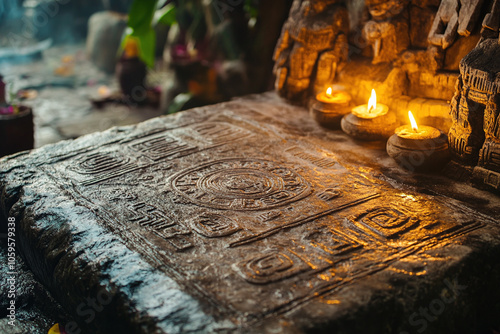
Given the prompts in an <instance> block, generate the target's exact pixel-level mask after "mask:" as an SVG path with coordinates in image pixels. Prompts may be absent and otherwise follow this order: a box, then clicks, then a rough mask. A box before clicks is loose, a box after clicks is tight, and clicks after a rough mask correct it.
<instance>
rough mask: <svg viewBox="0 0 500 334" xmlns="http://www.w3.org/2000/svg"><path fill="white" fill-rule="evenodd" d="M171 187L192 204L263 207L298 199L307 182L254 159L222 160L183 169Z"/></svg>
mask: <svg viewBox="0 0 500 334" xmlns="http://www.w3.org/2000/svg"><path fill="white" fill-rule="evenodd" d="M172 187H173V189H175V190H176V191H177V192H178V193H180V194H181V195H183V196H185V197H187V198H188V199H189V200H190V201H191V202H192V203H194V204H198V205H202V206H207V207H211V208H218V209H226V210H264V209H269V208H273V207H277V206H281V205H285V204H287V203H290V202H293V201H297V200H300V199H302V198H304V197H306V196H307V195H309V194H310V193H311V187H310V185H309V183H308V182H307V181H306V180H305V179H304V178H303V177H302V176H300V175H299V174H297V173H296V172H294V171H293V170H291V169H288V168H285V167H281V166H279V165H277V164H276V163H274V162H270V161H264V160H256V159H244V158H242V159H224V160H219V161H214V162H210V163H208V164H204V165H201V166H198V167H194V168H190V169H188V170H184V171H182V172H181V173H179V174H178V175H176V176H175V177H174V178H173V180H172Z"/></svg>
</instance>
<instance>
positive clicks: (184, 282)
mask: <svg viewBox="0 0 500 334" xmlns="http://www.w3.org/2000/svg"><path fill="white" fill-rule="evenodd" d="M0 166H1V168H0V171H1V172H0V191H1V201H0V204H1V205H0V208H1V212H2V216H3V217H6V216H10V217H14V218H15V220H16V222H17V236H18V251H19V252H20V254H21V255H22V256H23V258H25V259H26V262H27V263H28V264H29V266H30V267H31V269H32V270H33V271H34V272H35V274H36V275H37V277H39V278H40V279H41V281H42V282H44V284H46V285H47V286H48V287H49V288H50V290H51V292H52V293H53V294H54V296H55V297H56V298H57V299H59V300H60V301H61V302H62V303H63V304H64V306H65V307H66V309H67V310H68V311H69V312H71V313H73V314H74V316H75V321H78V323H79V325H80V326H81V327H82V328H85V329H86V332H97V331H98V330H99V331H100V332H116V333H117V332H120V333H153V332H155V333H185V332H218V333H234V332H243V333H247V332H248V333H281V332H285V333H286V332H288V333H298V332H311V331H312V332H317V331H319V330H323V331H327V332H335V333H353V332H370V333H400V331H412V332H413V331H415V330H417V329H420V327H415V326H413V325H412V322H411V321H410V320H409V319H415V316H413V318H412V314H413V313H414V312H416V310H418V308H419V307H427V308H428V307H429V303H431V302H432V301H433V300H435V299H436V298H441V297H440V296H441V295H442V294H443V293H444V294H445V295H446V296H450V295H451V296H453V298H454V299H452V300H453V301H452V302H450V303H447V304H446V311H445V312H446V313H445V314H446V315H444V313H443V316H442V317H437V318H436V321H433V322H427V326H428V328H429V329H431V330H434V331H435V332H439V329H440V328H441V329H442V328H448V329H449V330H450V331H452V330H453V329H458V328H470V327H471V326H473V324H474V323H477V322H478V321H479V322H480V321H481V320H480V319H476V318H475V314H476V313H475V312H470V311H471V309H473V310H475V311H477V314H480V315H485V314H489V313H481V310H482V309H483V308H491V307H494V303H495V302H498V300H500V299H499V298H498V295H499V294H500V291H499V289H498V284H497V282H498V277H499V276H498V270H499V269H500V268H498V265H497V263H498V261H497V259H498V256H499V255H500V237H499V236H500V233H499V232H500V229H499V227H498V223H500V222H499V221H498V213H499V212H500V202H499V201H498V197H491V196H492V195H491V194H488V193H482V192H480V191H479V190H474V189H473V188H470V187H468V186H467V185H460V186H457V187H452V186H449V181H448V180H446V179H444V178H438V177H436V176H433V177H430V178H427V177H426V176H424V175H422V176H420V177H418V178H415V177H414V176H413V175H412V174H407V173H406V172H405V171H402V170H401V169H400V168H399V167H397V166H396V165H395V163H394V162H393V161H392V159H390V158H389V157H387V156H386V155H385V152H383V149H378V150H373V149H370V148H367V147H364V146H359V145H356V143H354V142H353V141H352V140H351V139H349V138H347V137H346V136H345V135H344V134H343V133H341V132H340V131H337V132H326V130H324V129H322V128H320V127H319V126H318V125H317V124H316V123H315V122H314V120H312V119H310V117H309V115H308V112H307V110H305V109H303V108H298V107H292V106H289V105H286V104H284V103H283V102H281V101H280V100H279V98H277V97H276V96H275V95H272V94H271V95H269V94H268V95H263V96H256V97H253V98H247V99H245V100H239V101H234V102H230V103H226V104H220V105H215V106H210V107H206V108H203V109H195V110H191V111H187V112H184V113H182V114H178V115H175V116H169V117H163V118H157V119H153V120H151V121H148V122H145V123H142V124H139V125H137V126H130V127H120V128H114V129H111V130H109V131H106V132H103V133H96V134H93V135H90V136H86V137H82V138H80V139H77V140H75V141H72V142H60V143H58V144H55V145H52V146H45V147H43V148H40V149H38V150H35V151H33V152H32V153H31V154H28V153H24V154H20V155H18V156H11V157H8V158H6V159H3V160H1V161H0ZM381 171H384V174H382V173H381ZM402 184H407V185H411V187H409V186H406V185H404V186H402ZM446 189H449V190H448V191H446ZM429 193H435V194H436V195H433V196H431V195H428V194H429ZM438 193H441V194H446V195H437V194H438ZM449 196H454V197H456V198H458V199H460V198H465V199H467V200H469V199H470V198H477V200H476V201H475V202H470V203H468V204H467V203H464V202H461V201H459V200H457V199H453V198H452V197H449ZM473 203H475V204H473ZM476 210H479V211H480V212H478V211H476ZM492 217H495V218H492ZM1 226H2V228H4V224H3V223H2V225H1ZM486 266H489V268H490V269H489V270H484V269H485V267H486ZM450 282H454V283H456V284H460V286H462V287H463V286H467V288H466V289H462V290H457V291H454V290H453V289H452V285H450V284H449V283H450ZM486 291H487V293H486ZM102 295H105V296H106V298H105V300H106V301H107V302H106V303H105V305H104V306H103V307H102V310H101V311H99V312H96V314H95V315H96V319H95V321H91V322H89V323H87V322H86V319H87V318H86V317H85V316H83V317H82V318H78V317H77V315H78V305H79V304H81V303H82V301H85V300H87V299H86V298H96V296H98V297H99V296H101V297H102ZM478 295H479V296H483V297H484V298H483V297H482V298H480V299H478V298H476V297H475V296H478ZM99 298H100V297H99ZM450 298H451V297H450ZM447 300H451V299H447ZM463 305H467V307H464V306H463ZM417 317H418V318H419V319H420V318H422V316H420V315H417ZM422 319H425V318H422Z"/></svg>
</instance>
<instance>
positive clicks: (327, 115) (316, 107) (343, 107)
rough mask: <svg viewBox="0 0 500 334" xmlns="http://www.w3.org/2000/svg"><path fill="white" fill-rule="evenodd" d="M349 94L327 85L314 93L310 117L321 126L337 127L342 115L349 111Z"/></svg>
mask: <svg viewBox="0 0 500 334" xmlns="http://www.w3.org/2000/svg"><path fill="white" fill-rule="evenodd" d="M350 108H351V95H349V93H347V92H346V91H344V90H342V89H340V88H339V87H337V88H336V89H333V87H328V88H327V89H326V90H325V91H323V92H321V93H319V94H317V95H316V99H314V101H312V104H311V107H310V112H311V115H312V117H313V118H314V119H315V120H316V121H317V122H318V123H319V124H320V125H322V126H324V127H328V128H338V127H339V125H340V120H341V119H342V117H343V116H344V115H345V114H347V113H348V112H349V111H350Z"/></svg>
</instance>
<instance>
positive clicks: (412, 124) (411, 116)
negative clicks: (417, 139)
mask: <svg viewBox="0 0 500 334" xmlns="http://www.w3.org/2000/svg"><path fill="white" fill-rule="evenodd" d="M408 118H410V123H411V128H412V129H413V131H415V132H418V126H417V122H416V121H415V118H414V117H413V114H412V113H411V111H408Z"/></svg>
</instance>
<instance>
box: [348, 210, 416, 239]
mask: <svg viewBox="0 0 500 334" xmlns="http://www.w3.org/2000/svg"><path fill="white" fill-rule="evenodd" d="M353 221H354V223H355V224H356V225H358V226H360V227H361V228H363V230H365V231H366V232H368V233H369V234H372V235H373V234H375V235H377V236H379V237H383V238H386V239H392V238H396V237H398V236H400V235H401V234H404V233H406V232H408V231H410V230H411V229H413V228H414V227H416V226H417V225H418V224H419V222H420V220H419V219H418V218H415V217H410V216H407V215H406V214H404V213H402V212H401V211H399V210H396V209H394V208H390V207H377V208H373V209H369V210H367V211H365V212H363V213H361V214H359V215H358V216H356V217H355V218H354V219H353Z"/></svg>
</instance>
